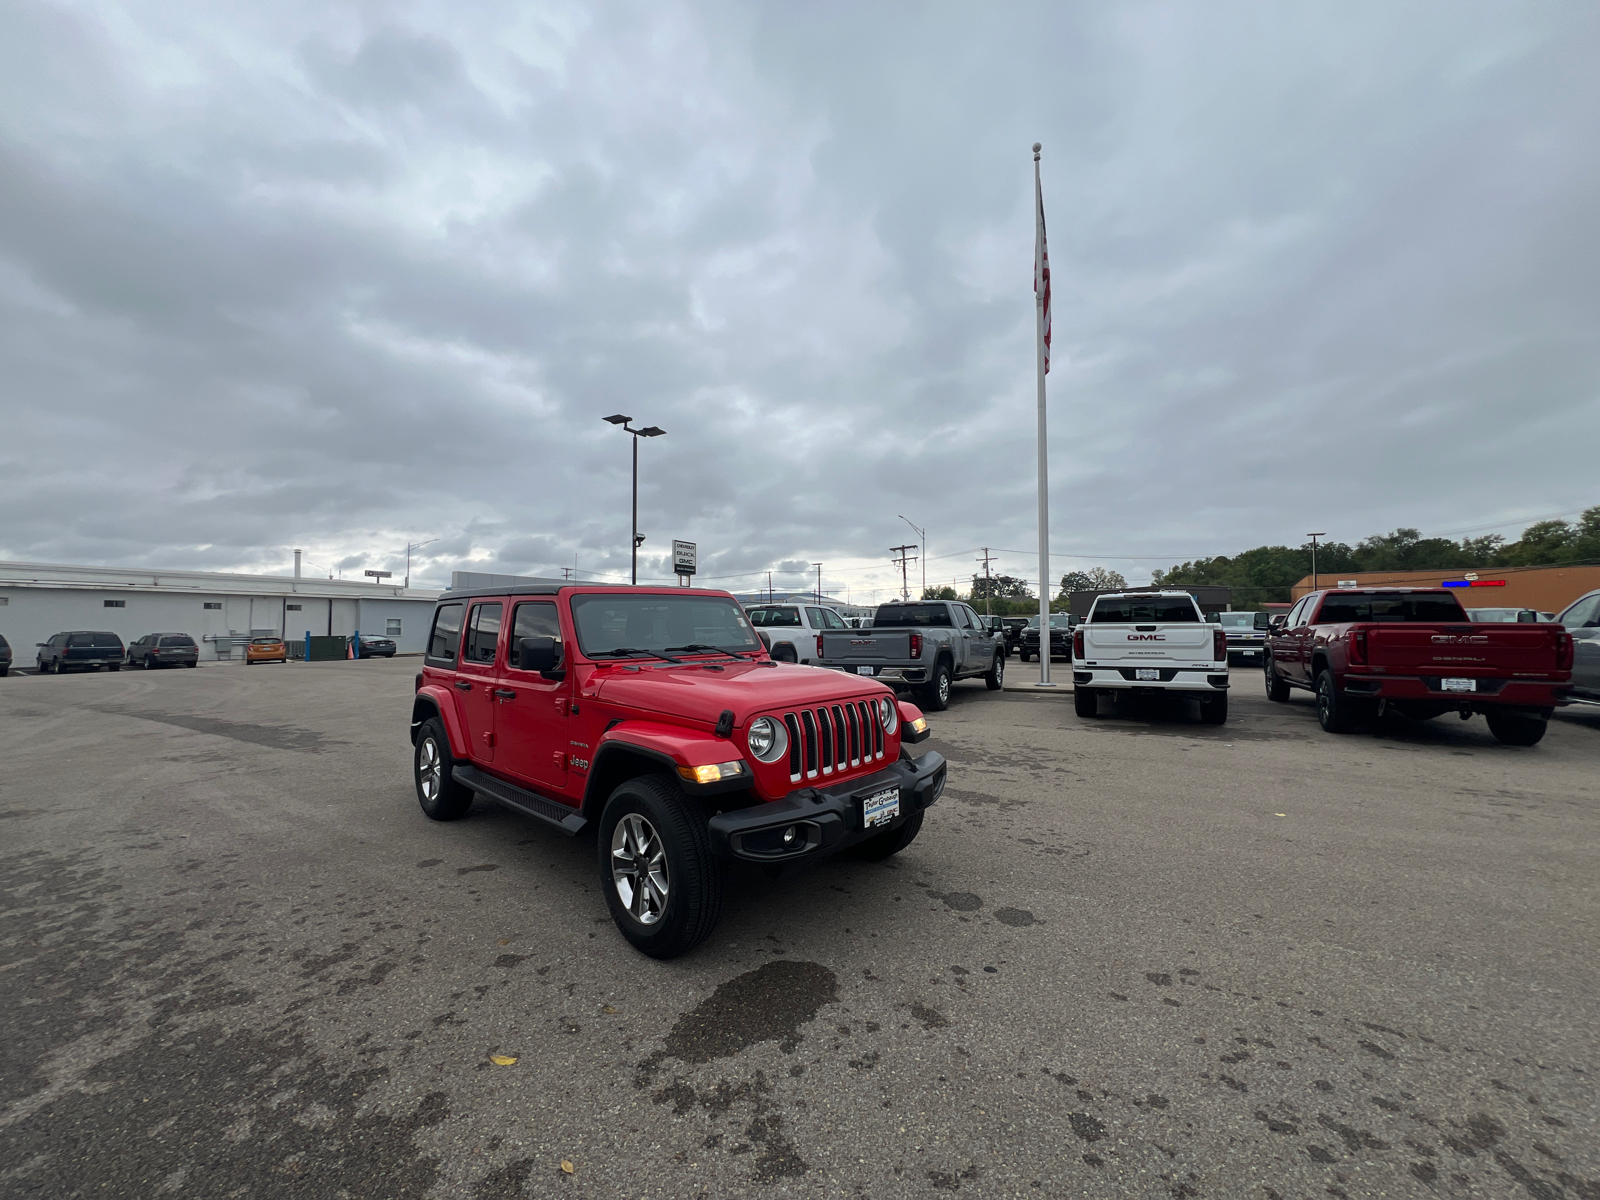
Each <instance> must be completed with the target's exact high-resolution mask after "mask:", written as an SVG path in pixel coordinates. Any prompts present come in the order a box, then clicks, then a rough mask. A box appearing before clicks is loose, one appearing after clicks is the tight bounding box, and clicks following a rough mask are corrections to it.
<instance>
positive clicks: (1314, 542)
mask: <svg viewBox="0 0 1600 1200" xmlns="http://www.w3.org/2000/svg"><path fill="white" fill-rule="evenodd" d="M1306 536H1307V537H1308V538H1310V539H1311V590H1312V591H1313V592H1314V591H1316V590H1317V539H1318V538H1319V537H1327V536H1328V535H1327V534H1325V533H1308V534H1306Z"/></svg>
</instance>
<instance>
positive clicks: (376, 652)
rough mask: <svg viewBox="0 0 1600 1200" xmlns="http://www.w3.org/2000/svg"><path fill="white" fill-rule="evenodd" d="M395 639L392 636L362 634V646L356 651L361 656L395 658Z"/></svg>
mask: <svg viewBox="0 0 1600 1200" xmlns="http://www.w3.org/2000/svg"><path fill="white" fill-rule="evenodd" d="M394 650H395V646H394V641H393V640H392V639H391V638H382V637H368V636H367V635H366V634H362V635H361V647H360V649H358V650H357V651H356V654H357V656H358V657H360V658H393V657H394Z"/></svg>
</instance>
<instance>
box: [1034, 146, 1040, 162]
mask: <svg viewBox="0 0 1600 1200" xmlns="http://www.w3.org/2000/svg"><path fill="white" fill-rule="evenodd" d="M1039 150H1040V146H1039V143H1038V142H1035V143H1034V144H1033V161H1034V162H1038V161H1039Z"/></svg>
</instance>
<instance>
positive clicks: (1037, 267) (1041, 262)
mask: <svg viewBox="0 0 1600 1200" xmlns="http://www.w3.org/2000/svg"><path fill="white" fill-rule="evenodd" d="M1034 158H1035V159H1037V158H1038V155H1037V154H1035V155H1034ZM1033 192H1034V200H1035V202H1036V205H1037V210H1038V214H1039V238H1038V245H1037V247H1036V248H1035V250H1034V258H1033V294H1034V295H1035V296H1038V295H1039V294H1040V293H1041V292H1042V293H1043V294H1044V373H1045V374H1046V375H1048V374H1050V248H1049V246H1047V245H1046V244H1045V237H1044V188H1043V187H1042V186H1041V184H1040V183H1039V177H1038V175H1037V173H1035V175H1034V180H1033Z"/></svg>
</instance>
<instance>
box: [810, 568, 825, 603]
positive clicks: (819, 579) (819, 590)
mask: <svg viewBox="0 0 1600 1200" xmlns="http://www.w3.org/2000/svg"><path fill="white" fill-rule="evenodd" d="M811 565H812V566H813V567H815V568H816V569H817V603H818V604H821V603H822V564H821V563H812V564H811Z"/></svg>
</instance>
